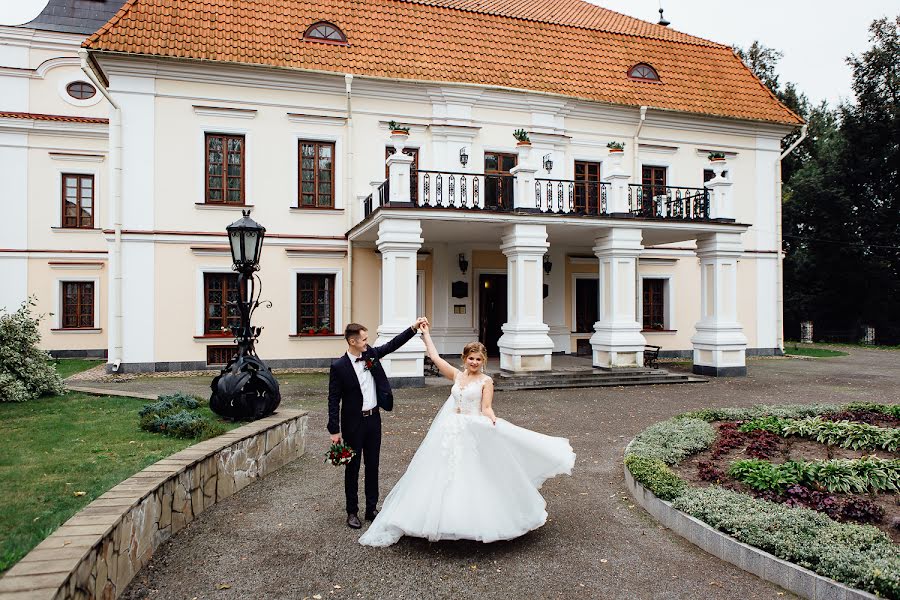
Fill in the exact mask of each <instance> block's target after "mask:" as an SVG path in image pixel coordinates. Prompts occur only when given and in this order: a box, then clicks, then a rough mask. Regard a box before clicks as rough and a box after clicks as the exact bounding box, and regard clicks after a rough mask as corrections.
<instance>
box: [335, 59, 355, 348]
mask: <svg viewBox="0 0 900 600" xmlns="http://www.w3.org/2000/svg"><path fill="white" fill-rule="evenodd" d="M344 87H345V89H346V90H347V121H346V126H345V129H346V130H347V141H346V159H345V160H344V169H345V170H346V175H345V177H344V180H345V185H346V186H347V191H346V193H345V194H344V198H345V202H346V207H347V229H346V230H347V231H350V230H351V229H352V228H353V225H354V224H355V223H354V222H353V221H354V217H353V215H354V213H355V211H356V197H355V196H354V194H353V168H354V167H355V166H356V165H355V164H354V162H353V98H352V87H353V75H352V74H350V73H347V74H346V75H344ZM345 289H346V290H348V291H347V294H345V296H346V300H344V307H345V309H346V315H347V317H346V319H344V320H345V321H346V322H347V323H353V243H352V242H351V241H350V238H349V236H348V237H347V284H346V286H345ZM335 333H337V332H335Z"/></svg>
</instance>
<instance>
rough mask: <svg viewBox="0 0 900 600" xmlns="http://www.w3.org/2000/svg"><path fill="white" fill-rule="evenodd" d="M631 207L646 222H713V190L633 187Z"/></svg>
mask: <svg viewBox="0 0 900 600" xmlns="http://www.w3.org/2000/svg"><path fill="white" fill-rule="evenodd" d="M628 208H629V211H630V212H631V214H632V215H634V216H635V217H639V218H642V219H681V220H688V221H698V220H708V219H709V189H708V188H705V187H703V188H690V187H673V186H664V187H663V186H655V185H638V184H633V183H632V184H629V186H628Z"/></svg>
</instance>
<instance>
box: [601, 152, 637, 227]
mask: <svg viewBox="0 0 900 600" xmlns="http://www.w3.org/2000/svg"><path fill="white" fill-rule="evenodd" d="M604 167H606V169H605V170H606V173H605V174H604V175H603V182H604V183H606V184H608V185H609V192H608V196H607V201H606V212H608V213H609V214H611V215H624V214H628V213H630V212H631V210H630V207H629V205H628V180H629V179H630V177H631V176H630V175H629V174H628V173H626V172H625V171H624V170H623V169H622V152H610V153H609V156H608V158H607V164H605V165H604Z"/></svg>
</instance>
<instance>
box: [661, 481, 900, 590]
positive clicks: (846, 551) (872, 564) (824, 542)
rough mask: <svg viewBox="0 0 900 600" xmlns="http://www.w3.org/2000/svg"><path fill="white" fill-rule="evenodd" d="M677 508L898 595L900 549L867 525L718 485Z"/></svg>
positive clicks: (824, 570)
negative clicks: (849, 522)
mask: <svg viewBox="0 0 900 600" xmlns="http://www.w3.org/2000/svg"><path fill="white" fill-rule="evenodd" d="M673 506H674V507H675V508H677V509H678V510H681V511H683V512H686V513H687V514H689V515H691V516H693V517H696V518H698V519H700V520H702V521H704V522H705V523H707V524H709V525H710V526H712V527H714V528H716V529H718V530H720V531H724V532H725V533H727V534H729V535H732V536H734V537H735V538H736V539H737V540H739V541H741V542H743V543H745V544H750V545H751V546H755V547H757V548H760V549H761V550H765V551H766V552H769V553H771V554H774V555H775V556H777V557H779V558H782V559H784V560H789V561H791V562H793V563H796V564H798V565H800V566H803V567H806V568H808V569H811V570H813V571H815V572H817V573H819V574H820V575H824V576H826V577H831V578H832V579H835V580H837V581H840V582H842V583H845V584H847V585H850V586H853V587H855V588H858V589H862V590H866V591H869V592H872V593H875V594H878V595H881V596H886V597H892V598H896V597H898V596H900V547H897V546H896V545H894V544H893V543H892V542H891V539H890V538H889V537H888V536H887V534H885V533H883V532H881V531H879V530H878V529H876V528H875V527H872V526H870V525H854V524H843V523H836V522H835V521H833V520H831V519H829V518H828V517H827V516H825V515H823V514H819V513H817V512H814V511H812V510H808V509H805V508H789V507H787V506H784V505H781V504H773V503H771V502H767V501H765V500H760V499H757V498H752V497H750V496H747V495H746V494H741V493H738V492H733V491H731V490H726V489H723V488H720V487H708V488H692V489H688V490H686V491H685V492H684V493H682V494H681V495H680V496H679V497H678V498H676V499H675V501H674V502H673Z"/></svg>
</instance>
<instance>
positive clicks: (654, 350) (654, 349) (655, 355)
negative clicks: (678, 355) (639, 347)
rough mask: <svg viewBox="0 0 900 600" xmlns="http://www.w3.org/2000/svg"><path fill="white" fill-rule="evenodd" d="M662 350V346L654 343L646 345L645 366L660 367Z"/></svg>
mask: <svg viewBox="0 0 900 600" xmlns="http://www.w3.org/2000/svg"><path fill="white" fill-rule="evenodd" d="M660 350H662V346H653V345H652V344H647V345H645V346H644V366H645V367H649V368H651V369H658V368H659V351H660Z"/></svg>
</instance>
